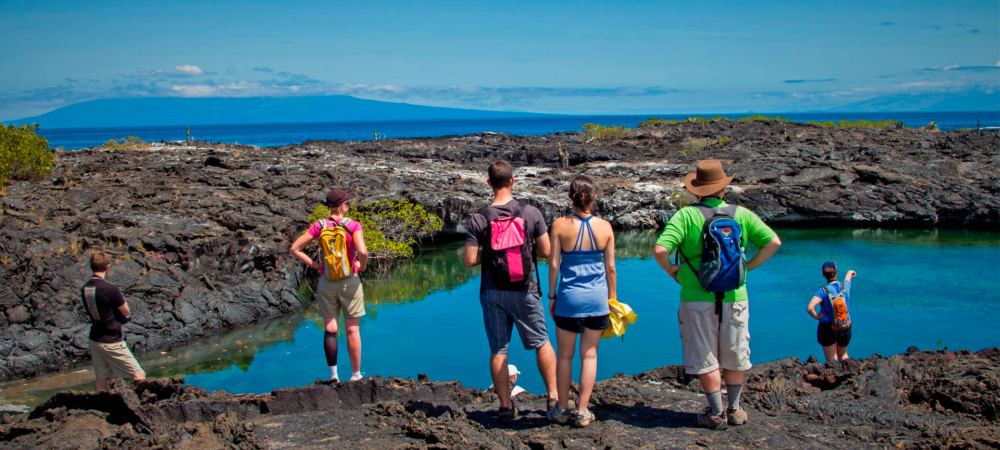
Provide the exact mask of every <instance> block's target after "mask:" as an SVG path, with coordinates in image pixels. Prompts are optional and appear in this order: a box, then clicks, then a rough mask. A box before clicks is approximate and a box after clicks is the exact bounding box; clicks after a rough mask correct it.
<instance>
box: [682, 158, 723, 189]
mask: <svg viewBox="0 0 1000 450" xmlns="http://www.w3.org/2000/svg"><path fill="white" fill-rule="evenodd" d="M734 176H735V175H734ZM732 181H733V177H730V176H726V171H725V169H723V168H722V162H721V161H718V160H714V159H707V160H704V161H698V166H697V167H696V168H695V171H694V172H691V173H689V174H687V175H686V176H684V187H685V188H687V190H688V192H690V193H692V194H694V195H697V196H698V197H705V196H709V195H712V194H715V193H717V192H719V191H721V190H722V189H724V188H725V187H726V186H729V183H731V182H732Z"/></svg>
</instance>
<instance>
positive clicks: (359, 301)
mask: <svg viewBox="0 0 1000 450" xmlns="http://www.w3.org/2000/svg"><path fill="white" fill-rule="evenodd" d="M316 303H319V313H320V314H322V315H323V317H324V318H326V317H329V318H337V317H340V310H341V309H343V310H344V317H346V318H348V319H357V318H358V317H361V316H363V315H365V292H364V289H362V288H361V277H358V276H357V275H351V276H349V277H347V278H344V279H342V280H337V281H330V280H328V279H327V278H326V276H325V275H322V276H320V278H319V287H317V288H316Z"/></svg>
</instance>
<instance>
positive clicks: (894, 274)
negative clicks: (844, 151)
mask: <svg viewBox="0 0 1000 450" xmlns="http://www.w3.org/2000/svg"><path fill="white" fill-rule="evenodd" d="M780 234H781V236H782V240H783V242H784V245H783V246H782V248H781V250H780V251H779V253H778V254H777V255H776V256H775V257H774V258H773V259H772V260H771V261H770V262H768V263H767V264H765V265H764V266H763V267H761V268H760V269H759V270H756V271H754V272H753V273H752V274H751V275H750V279H749V283H748V285H749V292H750V311H751V316H750V317H751V318H750V329H751V336H752V337H751V351H752V360H753V361H754V362H757V363H760V362H764V361H772V360H776V359H779V358H784V357H788V356H794V357H798V358H802V359H805V358H806V357H808V356H809V355H818V356H820V357H822V356H821V355H822V350H821V348H820V347H819V345H818V344H817V343H816V338H815V333H816V321H815V320H813V319H812V318H810V317H809V316H808V315H806V312H805V306H806V303H807V302H808V300H809V299H810V297H811V296H812V295H813V294H814V293H815V292H816V289H817V288H818V287H819V286H820V285H821V284H822V282H823V279H822V277H821V276H820V263H821V262H822V261H823V260H827V259H836V260H837V262H838V266H839V267H840V268H841V270H842V271H845V272H846V270H848V269H854V270H856V271H857V272H858V276H857V278H856V279H855V282H854V291H853V296H852V301H851V307H852V311H851V314H852V316H853V320H854V340H853V341H852V342H851V345H850V347H849V350H850V354H851V355H852V356H854V357H864V356H869V355H872V354H875V353H878V354H895V353H900V352H903V351H905V350H906V348H907V347H908V346H911V345H916V346H918V347H920V348H922V349H941V348H944V347H948V348H952V349H972V350H979V349H982V348H985V347H988V346H997V345H1000V322H998V320H997V314H996V310H997V308H998V307H1000V295H998V291H997V287H998V285H997V282H996V276H995V273H994V268H995V267H997V266H998V265H1000V233H990V232H962V231H940V232H939V231H914V230H909V231H879V230H781V231H780ZM624 240H625V239H623V241H624ZM629 240H630V243H626V244H625V245H623V246H622V247H623V248H622V254H623V257H622V258H620V259H619V261H618V264H617V265H618V274H619V280H618V286H619V298H620V299H621V300H622V301H624V302H626V303H628V304H630V305H631V306H632V307H633V308H634V309H635V311H636V312H637V313H638V315H639V319H638V322H636V324H635V325H634V326H632V327H631V328H629V330H628V332H627V333H626V335H625V336H624V339H605V340H602V343H601V346H600V349H599V358H598V377H599V378H600V379H603V378H608V377H611V376H613V375H614V374H616V373H626V374H634V373H638V372H641V371H645V370H649V369H652V368H655V367H659V366H663V365H668V364H680V363H681V343H680V337H679V332H678V328H677V307H678V303H679V299H678V291H679V288H678V286H676V285H675V284H674V282H673V281H672V280H670V279H669V278H668V277H667V276H666V275H664V274H663V272H662V270H661V269H660V268H659V266H658V265H657V264H656V262H655V261H654V260H653V259H651V258H650V257H648V256H646V255H648V253H649V251H650V249H651V247H652V242H653V238H652V235H647V236H640V237H639V238H638V239H637V238H635V237H634V236H633V237H632V238H631V239H629ZM458 249H459V247H457V246H454V247H449V248H446V249H442V250H438V251H437V253H432V254H429V255H425V256H422V257H420V258H418V261H415V262H414V264H416V265H418V266H419V267H416V268H414V269H413V270H407V269H405V268H404V269H403V270H402V273H399V274H398V276H397V278H396V279H395V281H394V284H393V285H392V286H381V287H379V283H377V282H366V286H365V291H366V297H367V298H366V300H367V303H368V311H369V314H368V315H367V316H366V317H365V318H364V319H363V320H362V322H361V323H362V328H361V329H362V336H363V343H364V356H363V370H364V372H365V373H366V374H367V375H382V376H403V377H415V376H416V375H417V374H418V373H425V374H428V375H430V377H431V379H434V380H459V381H461V382H462V383H463V384H465V385H467V386H474V387H479V388H485V387H486V386H488V385H489V384H490V380H489V376H488V373H487V367H488V366H487V362H488V347H487V344H486V337H485V334H484V332H483V325H482V316H481V309H480V306H479V299H478V298H479V294H478V293H479V277H478V274H477V272H474V271H473V272H467V271H466V269H464V268H463V267H461V266H460V264H459V253H458ZM421 259H423V262H421ZM542 273H543V274H545V273H547V271H546V269H545V267H544V265H543V267H542ZM543 280H544V277H543ZM442 283H443V284H442ZM379 296H381V297H382V299H379V298H378V297H379ZM390 297H392V298H394V299H395V300H393V301H388V300H387V299H388V298H390ZM549 320H550V323H549V334H550V335H551V336H553V338H554V335H555V332H554V328H553V325H552V323H551V319H549ZM282 326H287V327H288V328H287V331H283V332H282V333H287V337H284V338H280V339H277V340H275V341H273V342H270V343H269V344H268V346H266V347H263V348H258V349H256V350H254V351H251V352H249V353H245V354H244V355H243V356H242V357H240V358H236V359H235V360H233V361H232V362H227V359H226V356H225V354H221V353H220V354H218V355H219V357H218V358H216V357H209V358H208V359H209V360H210V361H211V360H213V359H214V360H215V363H214V365H212V366H211V367H210V368H206V367H204V366H203V365H196V366H187V367H183V368H182V367H176V366H175V367H166V366H165V367H163V368H162V369H159V368H157V367H151V369H152V371H151V373H152V374H154V375H156V373H157V372H160V373H166V372H169V373H172V374H176V375H186V376H187V381H188V382H189V383H191V384H194V385H198V386H201V387H204V388H206V389H209V390H215V389H225V390H227V391H229V392H268V391H270V390H272V389H275V388H278V387H281V386H295V385H303V384H308V383H311V382H313V381H314V380H316V379H319V378H322V377H324V376H326V374H327V368H326V364H325V361H324V357H323V347H322V331H321V330H322V328H321V325H320V324H319V319H318V317H315V315H312V316H310V315H307V316H306V317H305V319H304V320H298V321H295V322H287V325H282ZM264 327H265V328H261V329H260V330H259V331H253V334H256V335H258V336H261V335H263V334H265V333H270V334H277V335H281V333H278V332H275V331H273V330H272V331H268V330H267V329H266V327H267V326H266V325H265V326H264ZM246 333H247V332H243V334H244V335H245V334H246ZM251 340H252V339H251ZM519 342H520V341H519V340H518V338H517V336H516V335H515V337H514V340H513V341H512V344H511V354H510V358H511V362H512V363H514V364H516V365H517V366H518V367H519V368H520V369H521V371H522V376H521V379H520V380H519V383H518V384H520V385H521V386H523V387H525V388H526V389H528V390H529V391H532V392H535V393H540V392H543V391H544V389H543V384H542V383H541V379H540V377H539V375H538V374H537V371H536V369H535V363H534V360H535V358H534V354H533V353H530V352H527V351H525V350H524V349H523V348H522V347H521V345H520V343H519ZM222 351H226V350H222ZM230 354H231V353H230ZM339 363H340V374H341V377H342V378H346V377H347V376H349V375H350V373H349V370H350V369H349V362H348V359H347V351H346V345H345V343H344V341H343V337H341V352H340V361H339ZM577 367H578V365H577Z"/></svg>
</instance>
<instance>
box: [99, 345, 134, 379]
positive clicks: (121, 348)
mask: <svg viewBox="0 0 1000 450" xmlns="http://www.w3.org/2000/svg"><path fill="white" fill-rule="evenodd" d="M90 359H92V360H93V362H94V375H96V376H97V378H98V379H102V378H103V379H107V378H128V379H134V378H135V376H136V375H140V374H141V375H145V374H146V372H144V371H143V370H142V367H139V361H136V360H135V356H132V352H131V351H129V349H128V346H127V345H125V341H121V342H111V343H107V344H105V343H101V342H94V341H90Z"/></svg>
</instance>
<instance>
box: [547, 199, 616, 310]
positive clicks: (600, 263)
mask: <svg viewBox="0 0 1000 450" xmlns="http://www.w3.org/2000/svg"><path fill="white" fill-rule="evenodd" d="M576 217H577V218H578V219H580V222H581V223H580V232H579V233H577V235H576V244H575V245H574V246H573V250H572V251H569V252H565V251H564V252H562V262H561V263H560V264H559V287H558V289H557V290H556V311H555V313H556V315H557V316H560V317H590V316H603V315H605V314H609V313H610V312H611V311H610V310H609V309H608V280H607V277H606V275H605V272H604V250H602V249H598V248H597V240H596V239H595V238H594V230H593V229H592V228H591V227H590V219H593V218H594V216H588V217H587V218H586V219H584V218H583V217H580V216H576ZM584 239H589V240H590V250H583V244H584Z"/></svg>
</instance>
